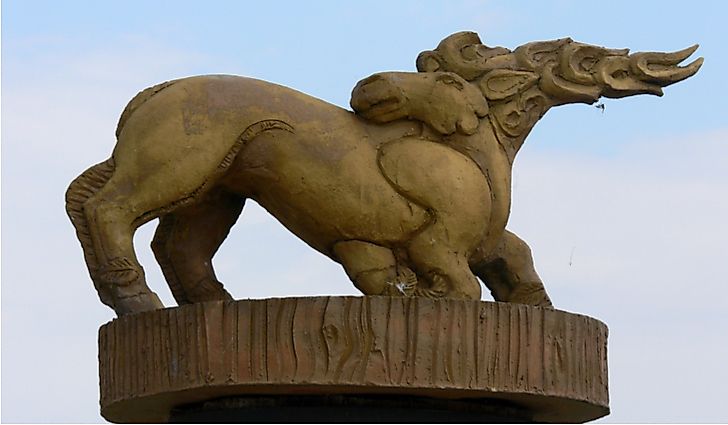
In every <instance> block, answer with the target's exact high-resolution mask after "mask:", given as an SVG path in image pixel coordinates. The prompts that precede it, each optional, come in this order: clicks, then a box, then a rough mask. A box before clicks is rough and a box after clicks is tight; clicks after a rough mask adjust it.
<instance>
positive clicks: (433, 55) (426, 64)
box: [417, 50, 442, 72]
mask: <svg viewBox="0 0 728 425" xmlns="http://www.w3.org/2000/svg"><path fill="white" fill-rule="evenodd" d="M440 68H442V58H441V57H440V55H439V54H438V53H437V52H433V51H432V50H425V51H424V52H422V53H420V54H419V55H418V56H417V70H418V71H420V72H436V71H439V70H440Z"/></svg>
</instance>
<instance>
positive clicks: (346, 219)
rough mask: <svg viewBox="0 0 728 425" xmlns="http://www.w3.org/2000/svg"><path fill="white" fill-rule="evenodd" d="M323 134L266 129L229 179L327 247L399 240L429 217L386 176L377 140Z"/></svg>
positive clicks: (295, 229)
mask: <svg viewBox="0 0 728 425" xmlns="http://www.w3.org/2000/svg"><path fill="white" fill-rule="evenodd" d="M318 136H319V137H301V135H300V134H295V135H294V134H291V133H287V132H284V131H280V132H270V133H266V134H262V135H261V136H259V137H256V138H255V140H253V141H251V143H249V144H248V146H246V147H245V149H244V150H243V151H241V152H240V154H239V155H238V158H237V159H236V162H235V164H234V167H233V168H234V170H233V171H232V172H233V174H235V175H234V176H231V177H229V178H228V179H227V180H228V182H233V185H237V188H238V190H237V191H238V192H241V193H242V194H244V195H246V196H248V197H250V198H253V199H255V200H256V201H257V202H258V203H259V204H260V205H261V206H263V207H264V208H265V209H266V210H268V211H269V212H270V213H271V214H272V215H274V216H275V217H276V218H277V219H278V220H279V221H280V222H281V223H282V224H283V225H284V226H286V227H287V228H288V229H289V230H291V231H292V232H293V233H295V234H296V235H298V236H299V237H301V238H302V239H303V240H305V241H306V242H307V243H309V244H310V245H312V246H313V247H314V248H316V249H318V250H319V251H321V252H324V253H329V250H330V248H331V246H332V245H333V244H334V243H335V242H338V241H341V240H352V239H355V240H365V241H370V242H375V243H380V244H383V245H397V244H399V243H403V242H405V241H406V240H408V239H409V236H410V235H411V234H413V233H415V232H416V231H417V230H418V229H419V228H421V227H422V226H423V225H425V224H426V223H427V222H428V221H429V219H430V216H429V214H428V213H427V211H426V210H425V209H424V208H422V207H420V206H418V205H417V204H416V203H413V202H412V201H411V200H409V199H407V198H406V197H403V196H402V195H401V194H399V193H398V192H397V191H396V190H394V188H393V187H392V186H391V185H390V184H389V182H388V181H387V180H386V179H385V178H384V177H383V176H382V172H381V171H380V169H379V167H378V166H377V151H376V148H375V147H373V146H371V145H370V144H367V143H363V142H360V141H357V140H353V139H349V138H344V139H339V140H327V138H326V137H325V136H323V137H322V136H321V135H318Z"/></svg>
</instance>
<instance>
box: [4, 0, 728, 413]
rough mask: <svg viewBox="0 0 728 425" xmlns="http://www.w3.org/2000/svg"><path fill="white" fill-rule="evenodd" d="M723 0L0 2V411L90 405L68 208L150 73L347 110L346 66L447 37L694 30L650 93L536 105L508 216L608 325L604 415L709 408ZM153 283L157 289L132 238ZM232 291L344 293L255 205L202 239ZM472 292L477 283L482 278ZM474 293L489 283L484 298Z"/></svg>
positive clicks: (632, 35) (725, 143)
mask: <svg viewBox="0 0 728 425" xmlns="http://www.w3.org/2000/svg"><path fill="white" fill-rule="evenodd" d="M726 5H728V3H726V2H720V1H710V2H708V1H706V2H698V1H695V2H636V1H600V2H583V1H554V2H545V1H544V2H525V1H522V2H516V1H508V2H493V1H447V2H445V1H443V2H426V1H422V2H419V1H417V2H415V1H392V0H389V1H377V2H343V1H341V2H335V1H330V2H313V1H300V2H293V1H291V2H274V1H268V2H233V1H229V2H222V1H205V2H203V1H196V2H183V1H175V2H172V1H167V2H165V1H129V0H126V1H123V2H122V1H117V2H101V1H87V2H79V1H62V2H61V1H47V2H39V1H28V0H22V1H21V0H16V1H3V2H2V231H3V233H2V417H1V419H2V421H3V422H98V421H102V420H103V419H102V418H101V417H100V416H99V413H98V410H99V409H98V377H97V359H96V355H97V348H96V335H97V329H98V327H99V326H100V325H102V324H103V323H105V322H107V321H109V320H111V319H112V318H113V317H114V315H113V312H112V311H111V310H110V309H108V308H106V307H105V306H103V305H102V304H101V303H100V302H99V301H98V299H97V296H96V293H95V291H94V289H93V286H92V284H91V282H90V280H89V278H88V274H87V272H86V269H85V265H84V262H83V256H82V253H81V248H80V246H79V244H78V242H77V240H76V237H75V234H74V231H73V228H72V226H71V224H70V222H69V221H68V218H67V217H66V214H65V211H64V202H63V196H64V192H65V190H66V187H67V186H68V184H69V183H70V181H71V180H72V179H73V178H74V177H75V176H77V175H78V174H79V173H80V172H82V171H83V170H84V169H86V168H87V167H88V166H90V165H92V164H95V163H97V162H99V161H101V160H104V159H106V158H107V157H108V156H109V154H110V152H111V150H112V148H113V145H114V142H115V140H114V130H115V127H116V122H117V120H118V117H119V114H120V113H121V111H122V109H123V108H124V106H125V105H126V103H127V102H128V101H129V100H130V99H131V98H132V97H133V96H134V95H135V94H136V93H137V92H138V91H140V90H142V89H143V88H145V87H148V86H151V85H153V84H156V83H158V82H161V81H165V80H169V79H173V78H179V77H183V76H188V75H195V74H209V73H227V74H239V75H247V76H252V77H256V78H261V79H266V80H269V81H273V82H276V83H279V84H283V85H287V86H290V87H293V88H296V89H298V90H301V91H303V92H306V93H309V94H311V95H313V96H316V97H319V98H322V99H324V100H327V101H329V102H332V103H335V104H337V105H341V106H344V107H348V101H349V95H350V92H351V89H352V87H353V86H354V84H355V83H356V82H357V81H358V80H360V79H361V78H363V77H366V76H367V75H369V74H371V73H373V72H376V71H385V70H409V71H411V70H414V60H415V58H416V56H417V54H418V53H419V52H420V51H422V50H426V49H432V48H434V47H435V46H436V45H437V43H438V42H439V41H440V40H441V39H442V38H444V37H445V36H447V35H449V34H451V33H453V32H456V31H461V30H474V31H477V32H478V33H479V34H480V36H481V38H482V39H483V41H484V42H485V43H486V44H488V45H501V46H506V47H509V48H515V47H516V46H518V45H521V44H523V43H526V42H529V41H535V40H546V39H554V38H559V37H564V36H571V37H572V38H573V39H575V40H578V41H582V42H587V43H592V44H598V45H604V46H608V47H614V48H622V47H629V48H631V49H632V50H633V51H638V50H642V51H645V50H661V51H668V50H678V49H682V48H684V47H687V46H689V45H692V44H693V43H700V44H701V48H700V49H699V50H698V53H697V54H696V55H695V56H696V57H697V56H698V55H699V56H704V57H705V65H704V66H703V68H702V70H701V71H700V72H699V73H698V74H697V75H696V76H695V77H693V78H691V79H689V80H687V81H684V82H682V83H680V84H677V85H675V86H672V87H668V88H667V89H666V90H665V96H664V97H663V98H657V97H651V96H641V97H631V98H625V99H622V100H618V101H617V100H608V99H607V100H605V104H606V109H605V111H604V112H602V111H600V110H598V109H596V108H594V107H591V106H587V105H572V106H566V107H561V108H558V109H555V110H552V111H551V112H549V114H548V115H547V116H546V117H545V118H544V119H543V120H542V122H541V123H540V124H538V125H537V126H536V128H535V130H534V131H533V132H532V134H531V135H530V137H529V139H528V141H527V144H526V145H525V147H524V149H523V150H522V151H521V153H520V154H519V157H518V158H517V160H516V165H515V170H514V188H513V189H514V200H513V209H512V211H513V214H512V217H511V221H510V224H509V228H510V229H511V230H513V231H514V232H516V233H518V234H519V235H520V236H521V237H523V238H524V239H525V240H526V241H528V242H529V243H530V245H531V247H532V248H533V251H534V257H535V261H536V266H537V269H538V270H539V271H540V273H541V275H542V276H543V278H544V280H545V282H546V285H547V288H548V290H549V292H550V294H551V297H552V299H553V300H554V303H555V304H556V306H557V307H558V308H560V309H564V310H568V311H573V312H579V313H584V314H588V315H590V316H593V317H596V318H599V319H601V320H602V321H604V322H606V323H607V324H608V325H609V328H610V340H609V368H610V392H611V408H612V414H611V415H610V416H608V417H606V418H605V419H603V420H602V421H603V422H625V421H628V422H656V421H657V422H677V421H679V422H682V421H687V422H718V421H722V422H726V421H728V410H726V407H725V404H726V401H725V398H726V382H728V366H727V365H726V363H725V361H726V359H728V277H727V276H728V273H726V270H725V269H726V265H727V264H728V249H727V248H726V240H727V239H728V230H727V229H728V225H726V223H725V220H726V217H728V197H727V195H728V122H727V120H726V118H728V112H727V111H728V100H726V98H725V96H726V88H728V87H727V86H728V83H726V81H727V80H726V75H728V74H727V73H726V70H728V60H727V59H726V58H727V57H728V49H726V43H727V42H728V30H726V26H728V24H727V23H728V6H726ZM155 225H156V221H155V222H152V223H149V224H147V225H145V226H144V227H143V228H142V229H140V231H139V232H138V234H137V237H136V239H135V241H136V246H137V251H138V253H139V256H140V260H141V262H142V263H143V265H144V266H145V269H146V273H147V278H148V280H149V282H150V285H151V286H152V287H153V289H154V290H155V291H157V292H158V293H159V295H160V296H161V297H162V299H163V300H164V302H165V303H166V304H167V305H173V302H172V298H171V295H170V293H169V290H168V289H167V288H166V287H165V284H164V281H163V279H162V276H161V272H160V270H159V267H158V266H157V265H156V263H155V262H154V260H153V257H152V255H151V252H150V250H149V242H150V240H151V237H152V234H153V230H154V226H155ZM215 265H216V268H217V271H218V276H219V277H220V278H221V280H222V281H223V282H226V284H227V287H228V289H229V290H230V291H231V292H232V293H233V295H234V296H236V297H237V298H246V297H251V298H262V297H274V296H285V295H317V294H356V291H355V289H354V288H353V286H351V284H350V283H349V282H348V280H347V278H346V276H345V275H344V273H343V271H342V270H341V269H340V267H339V266H338V265H336V264H335V263H333V262H331V261H330V260H329V259H327V258H325V257H323V256H322V255H320V254H318V253H316V252H315V251H313V250H311V249H310V248H308V247H307V246H306V245H305V244H304V243H302V242H300V241H298V240H297V239H296V238H295V237H293V236H292V235H291V234H289V233H288V232H287V231H286V230H285V229H284V228H283V227H282V226H281V225H279V224H278V223H277V222H276V221H275V220H274V219H272V218H271V217H270V216H268V215H267V213H265V211H263V210H262V209H261V208H259V207H258V206H257V205H255V204H253V203H252V202H250V203H248V205H246V209H245V211H244V212H243V215H242V217H241V219H240V221H239V222H238V224H237V225H236V226H235V228H234V229H233V231H232V233H231V236H230V237H229V239H228V240H227V242H226V243H225V244H224V245H223V247H222V248H221V250H220V251H219V253H218V255H217V257H216V258H215ZM486 292H487V291H486ZM485 298H486V299H490V298H489V296H487V295H486V296H485Z"/></svg>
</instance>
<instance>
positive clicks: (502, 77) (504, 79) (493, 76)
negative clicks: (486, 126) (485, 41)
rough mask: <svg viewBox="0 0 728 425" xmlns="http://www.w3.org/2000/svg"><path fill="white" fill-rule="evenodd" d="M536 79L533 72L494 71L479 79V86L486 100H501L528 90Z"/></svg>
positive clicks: (536, 75)
mask: <svg viewBox="0 0 728 425" xmlns="http://www.w3.org/2000/svg"><path fill="white" fill-rule="evenodd" d="M538 78H539V77H538V74H536V73H535V72H529V71H514V70H511V69H495V70H493V71H490V72H489V73H487V74H485V75H484V76H483V78H481V79H480V82H479V86H480V90H481V91H482V92H483V94H484V95H485V97H486V99H488V100H501V99H505V98H507V97H510V96H513V95H514V94H516V93H521V92H523V91H524V90H526V89H528V88H530V87H531V86H533V85H534V84H536V82H537V81H538Z"/></svg>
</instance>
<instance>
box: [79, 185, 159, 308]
mask: <svg viewBox="0 0 728 425" xmlns="http://www.w3.org/2000/svg"><path fill="white" fill-rule="evenodd" d="M117 187H118V186H117V184H116V182H115V181H114V178H113V177H112V179H111V180H110V181H109V182H108V183H107V184H106V185H105V186H104V187H103V188H102V189H101V190H100V191H99V192H98V193H97V194H96V195H94V196H92V197H91V198H90V199H89V200H88V201H86V203H85V204H84V214H85V217H86V221H87V223H88V232H89V236H90V238H91V241H92V243H93V247H94V252H95V257H96V263H97V266H98V268H97V269H96V270H95V272H94V273H92V278H93V279H94V283H95V284H96V287H97V288H99V293H100V295H101V299H102V301H104V302H105V303H106V304H108V305H109V306H110V307H111V308H113V309H114V311H115V312H116V313H117V315H120V316H121V315H124V314H129V313H136V312H140V311H147V310H155V309H159V308H163V307H164V305H163V304H162V302H161V301H160V300H159V298H158V297H157V295H156V294H155V293H154V292H152V291H151V290H150V289H149V287H148V286H147V284H146V282H145V279H144V270H143V269H142V267H141V265H140V264H139V261H138V260H137V258H136V254H135V253H134V244H133V237H134V231H135V230H136V227H138V225H136V224H135V221H136V220H137V219H138V218H139V214H138V213H137V212H136V211H139V210H138V209H137V208H135V207H136V206H137V205H138V204H136V203H135V202H134V199H133V195H132V196H123V195H122V194H123V193H124V191H123V190H119V189H118V188H117ZM142 211H145V210H142Z"/></svg>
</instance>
